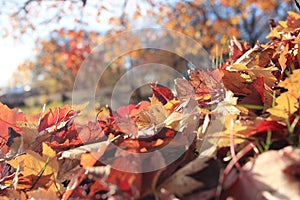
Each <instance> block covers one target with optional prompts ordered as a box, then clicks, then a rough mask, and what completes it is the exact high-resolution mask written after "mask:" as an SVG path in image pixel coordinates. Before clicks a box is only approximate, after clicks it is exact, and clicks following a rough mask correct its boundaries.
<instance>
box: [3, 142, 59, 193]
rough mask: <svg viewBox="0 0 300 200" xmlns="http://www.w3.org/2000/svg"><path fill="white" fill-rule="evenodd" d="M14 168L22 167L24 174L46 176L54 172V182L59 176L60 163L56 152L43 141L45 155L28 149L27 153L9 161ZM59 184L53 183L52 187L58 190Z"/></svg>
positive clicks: (21, 171)
mask: <svg viewBox="0 0 300 200" xmlns="http://www.w3.org/2000/svg"><path fill="white" fill-rule="evenodd" d="M7 163H8V164H10V165H11V166H12V167H13V168H15V169H17V168H18V166H20V167H21V170H20V173H22V174H23V175H24V176H30V175H35V176H42V175H43V176H45V175H50V174H52V180H53V183H55V180H56V178H57V173H58V170H59V165H58V162H57V159H56V153H55V151H53V150H52V149H51V148H50V147H49V146H48V145H46V144H45V143H43V155H42V156H41V155H40V154H38V153H36V152H34V151H31V150H27V151H26V154H24V155H21V156H18V157H16V158H15V159H14V160H10V161H7ZM56 188H58V189H59V185H58V184H56V186H55V184H52V185H51V187H50V189H52V190H54V191H56Z"/></svg>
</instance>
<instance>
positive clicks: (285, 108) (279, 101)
mask: <svg viewBox="0 0 300 200" xmlns="http://www.w3.org/2000/svg"><path fill="white" fill-rule="evenodd" d="M298 108H299V104H298V99H297V98H296V97H295V96H293V95H291V94H290V93H288V92H285V93H282V94H281V95H280V96H279V97H277V98H276V106H275V107H273V108H269V109H267V111H268V112H269V113H270V114H271V116H270V117H269V118H268V119H270V120H284V119H287V118H288V117H289V116H290V115H291V114H293V113H294V112H296V111H297V109H298Z"/></svg>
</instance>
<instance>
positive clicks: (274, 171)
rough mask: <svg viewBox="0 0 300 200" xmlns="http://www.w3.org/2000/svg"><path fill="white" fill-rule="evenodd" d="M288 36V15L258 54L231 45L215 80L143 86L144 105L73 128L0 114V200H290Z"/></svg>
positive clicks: (295, 108)
mask: <svg viewBox="0 0 300 200" xmlns="http://www.w3.org/2000/svg"><path fill="white" fill-rule="evenodd" d="M299 33H300V15H298V14H296V13H292V12H290V13H289V16H288V18H287V20H286V21H282V22H279V23H278V25H276V26H274V25H273V26H272V30H271V32H270V34H269V35H268V36H267V37H268V38H270V42H269V43H267V44H260V43H257V44H256V45H255V46H254V47H253V48H251V47H249V46H247V45H246V44H242V43H240V42H239V41H237V40H236V39H233V40H232V41H231V45H230V50H231V55H230V58H229V59H228V60H227V61H226V62H225V63H223V64H222V65H220V66H218V68H217V69H213V68H212V69H209V70H206V71H204V70H197V69H194V70H190V71H189V79H188V80H186V79H183V78H178V79H176V80H174V81H175V88H174V91H173V92H172V91H171V90H170V89H169V88H164V87H160V86H158V85H157V84H154V83H151V84H150V87H151V88H152V91H153V96H152V97H150V98H149V101H142V102H140V103H139V104H137V105H133V104H130V105H128V106H126V107H121V108H119V109H118V110H111V109H110V108H109V107H103V108H102V109H101V111H100V112H99V113H98V115H97V117H96V120H95V121H90V122H89V123H88V124H85V125H80V124H77V123H75V119H76V117H78V116H79V115H80V112H81V109H80V108H79V107H78V106H70V105H65V106H64V107H62V108H53V109H50V110H49V111H48V112H46V113H42V114H41V116H40V119H39V120H38V121H33V122H31V121H29V120H27V119H26V117H25V116H24V115H23V114H22V113H21V112H20V111H19V110H16V109H13V110H11V109H9V108H8V107H7V106H5V105H2V104H1V105H0V130H1V132H0V136H1V141H0V142H1V152H0V154H1V162H0V169H1V175H0V189H1V191H0V194H1V196H2V197H3V199H27V198H32V199H38V198H41V197H43V198H45V199H155V198H156V199H177V198H183V199H214V198H221V199H227V198H230V197H231V198H234V199H237V198H239V199H257V198H259V199H297V198H299V197H300V192H299V191H300V190H299V187H300V180H299V175H300V159H299V158H300V150H299V147H300V137H299V134H300V121H299V119H300V108H299V97H300V84H299V83H300V52H299V43H300V34H299ZM187 144H188V145H187ZM165 147H167V151H163V150H162V149H164V148H165ZM147 153H148V154H147ZM149 153H151V154H149ZM137 155H143V156H137ZM150 155H155V156H150ZM151 169H154V170H151Z"/></svg>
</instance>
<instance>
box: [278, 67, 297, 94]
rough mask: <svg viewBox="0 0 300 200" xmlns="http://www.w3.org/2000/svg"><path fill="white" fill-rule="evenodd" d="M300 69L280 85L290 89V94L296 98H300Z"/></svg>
mask: <svg viewBox="0 0 300 200" xmlns="http://www.w3.org/2000/svg"><path fill="white" fill-rule="evenodd" d="M299 78H300V69H297V70H294V71H293V74H291V75H290V77H288V78H287V79H285V80H284V81H282V82H280V83H279V86H281V87H284V88H286V89H288V93H290V94H291V95H293V96H295V97H296V98H299V97H300V79H299Z"/></svg>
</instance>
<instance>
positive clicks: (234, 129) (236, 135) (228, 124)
mask: <svg viewBox="0 0 300 200" xmlns="http://www.w3.org/2000/svg"><path fill="white" fill-rule="evenodd" d="M236 118H237V115H228V116H226V117H225V121H224V124H225V130H224V131H222V132H217V133H214V134H212V139H210V140H209V141H210V142H211V143H214V144H218V147H227V146H230V137H233V143H234V144H240V143H243V142H244V141H245V140H246V139H247V137H246V136H245V135H243V134H241V133H244V132H245V131H247V130H248V129H249V127H248V126H246V125H244V124H242V123H241V121H239V120H236ZM232 122H233V123H232Z"/></svg>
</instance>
